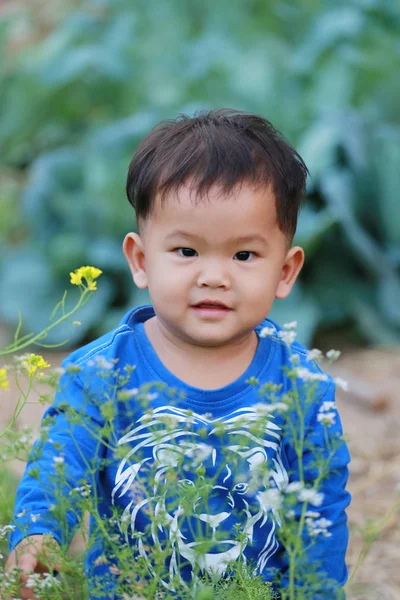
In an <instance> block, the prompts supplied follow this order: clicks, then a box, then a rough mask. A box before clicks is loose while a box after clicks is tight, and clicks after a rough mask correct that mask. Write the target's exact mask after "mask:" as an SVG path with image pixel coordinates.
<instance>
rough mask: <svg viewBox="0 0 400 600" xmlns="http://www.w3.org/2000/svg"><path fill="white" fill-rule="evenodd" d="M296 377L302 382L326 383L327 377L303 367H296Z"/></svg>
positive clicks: (324, 374)
mask: <svg viewBox="0 0 400 600" xmlns="http://www.w3.org/2000/svg"><path fill="white" fill-rule="evenodd" d="M296 375H297V377H298V378H299V379H302V380H303V381H327V379H328V375H327V374H326V373H313V372H312V371H309V370H308V369H306V368H305V367H297V369H296Z"/></svg>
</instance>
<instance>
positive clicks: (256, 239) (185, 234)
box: [165, 229, 267, 244]
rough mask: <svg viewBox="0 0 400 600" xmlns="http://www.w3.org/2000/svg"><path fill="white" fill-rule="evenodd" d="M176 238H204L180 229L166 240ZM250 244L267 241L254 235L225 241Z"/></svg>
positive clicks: (265, 242) (170, 234) (260, 236)
mask: <svg viewBox="0 0 400 600" xmlns="http://www.w3.org/2000/svg"><path fill="white" fill-rule="evenodd" d="M176 237H183V238H186V239H188V240H192V239H193V240H200V241H201V240H203V239H204V238H203V237H202V236H201V235H197V234H196V233H188V232H187V231H182V230H180V229H175V230H174V231H172V232H171V233H169V234H168V235H167V236H166V238H165V239H166V240H170V239H172V238H176ZM252 242H259V243H261V244H267V240H266V239H265V238H264V237H263V236H262V235H259V234H254V235H240V236H238V237H230V238H228V240H227V243H236V244H246V243H252Z"/></svg>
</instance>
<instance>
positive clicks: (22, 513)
mask: <svg viewBox="0 0 400 600" xmlns="http://www.w3.org/2000/svg"><path fill="white" fill-rule="evenodd" d="M25 515H26V508H24V509H23V510H21V512H19V513H18V514H17V517H18V518H19V519H22V517H24V516H25Z"/></svg>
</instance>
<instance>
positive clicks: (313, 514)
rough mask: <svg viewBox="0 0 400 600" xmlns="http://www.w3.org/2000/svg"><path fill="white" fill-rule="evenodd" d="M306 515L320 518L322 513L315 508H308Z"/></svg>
mask: <svg viewBox="0 0 400 600" xmlns="http://www.w3.org/2000/svg"><path fill="white" fill-rule="evenodd" d="M305 516H306V517H307V518H309V519H318V517H320V516H321V513H319V512H315V511H313V510H307V511H306V513H305Z"/></svg>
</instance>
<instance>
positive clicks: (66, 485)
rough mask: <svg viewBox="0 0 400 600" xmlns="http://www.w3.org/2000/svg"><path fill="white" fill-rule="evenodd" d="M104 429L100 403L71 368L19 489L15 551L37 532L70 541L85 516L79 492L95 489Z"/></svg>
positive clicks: (13, 536)
mask: <svg viewBox="0 0 400 600" xmlns="http://www.w3.org/2000/svg"><path fill="white" fill-rule="evenodd" d="M64 364H66V365H67V361H64V363H63V366H64ZM66 368H67V369H68V368H69V367H68V366H67V367H66ZM103 427H104V419H103V417H102V415H101V411H100V406H99V400H97V401H96V399H95V398H93V397H91V395H90V393H89V391H88V389H87V387H86V386H85V385H84V384H83V380H82V378H81V374H80V373H77V372H73V370H71V371H68V370H67V371H66V372H65V373H64V374H63V375H62V377H61V378H60V382H59V389H58V391H57V393H56V397H55V401H54V404H53V405H52V406H51V407H50V408H48V410H47V411H46V413H45V415H44V417H43V420H42V426H41V434H40V438H39V439H38V440H37V441H36V442H35V444H34V446H33V449H32V451H31V453H30V456H29V459H28V464H27V467H26V470H25V474H24V476H23V478H22V480H21V482H20V484H19V486H18V489H17V494H16V502H15V507H14V518H13V525H14V527H15V529H14V531H13V532H12V533H11V535H10V540H9V547H10V550H13V549H14V548H15V546H16V545H17V544H18V543H19V542H20V541H21V540H22V539H23V538H25V537H27V536H32V535H37V534H50V535H51V536H52V537H53V538H54V539H55V540H56V541H57V542H58V543H59V544H60V545H63V544H67V545H68V544H69V543H70V541H71V539H72V537H73V535H74V532H75V529H76V525H77V523H78V521H79V518H80V517H81V513H82V508H81V503H82V495H81V494H80V492H79V491H80V489H84V490H88V489H89V488H88V487H87V486H90V487H91V488H93V487H94V486H95V485H96V479H97V476H98V471H99V468H100V466H101V463H100V461H101V459H102V456H103V454H104V444H103V443H102V429H103ZM82 486H85V487H84V488H82Z"/></svg>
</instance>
